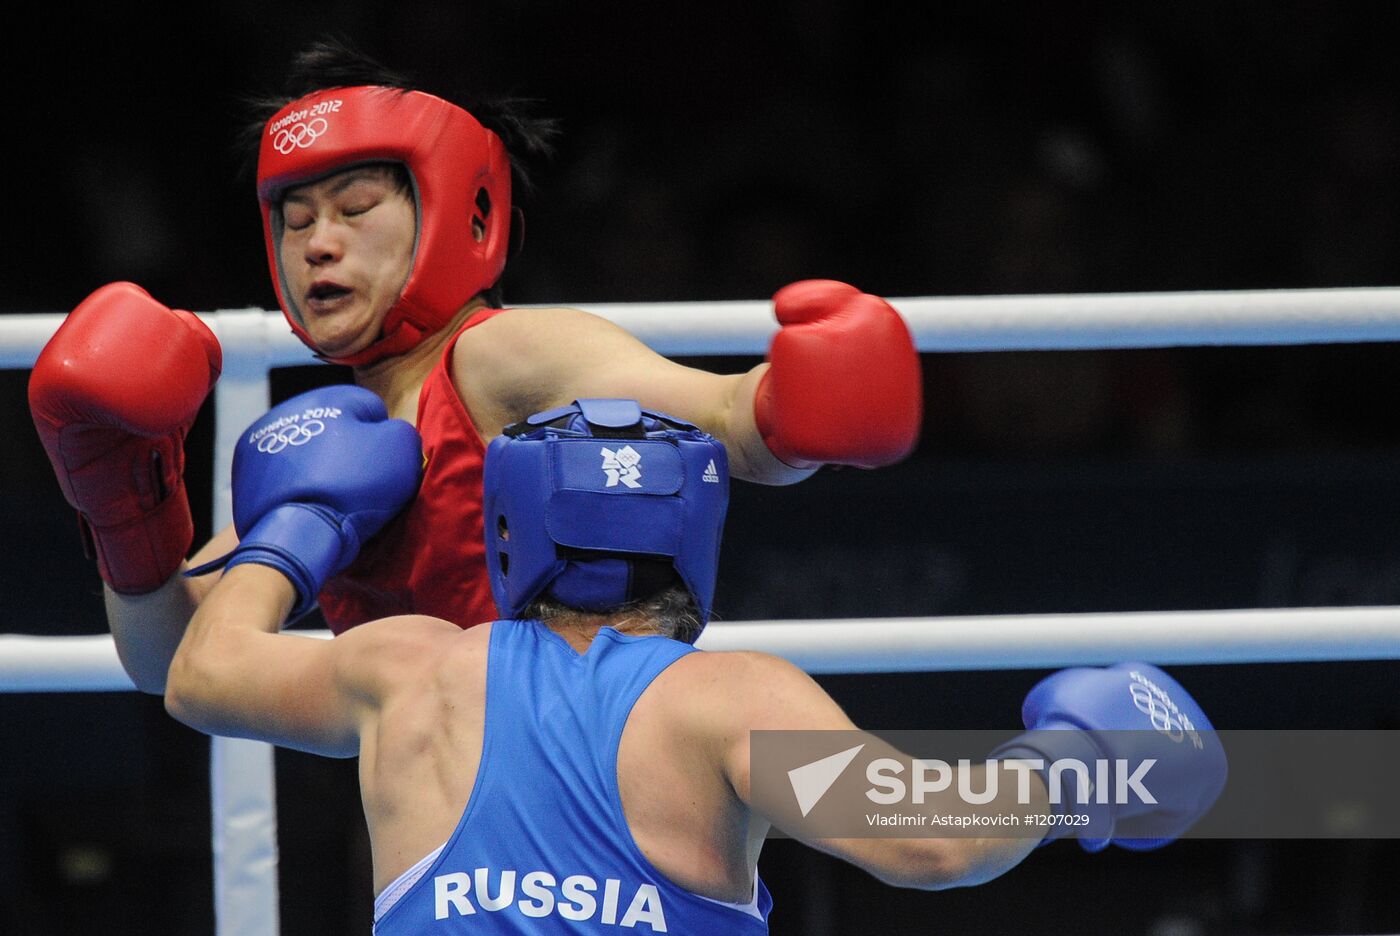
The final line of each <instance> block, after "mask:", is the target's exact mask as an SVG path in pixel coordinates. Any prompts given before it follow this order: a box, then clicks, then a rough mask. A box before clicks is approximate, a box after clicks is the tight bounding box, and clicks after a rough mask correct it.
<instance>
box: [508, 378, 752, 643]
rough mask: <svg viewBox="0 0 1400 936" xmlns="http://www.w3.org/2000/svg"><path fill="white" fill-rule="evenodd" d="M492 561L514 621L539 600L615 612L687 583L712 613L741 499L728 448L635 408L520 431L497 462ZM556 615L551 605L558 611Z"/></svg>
mask: <svg viewBox="0 0 1400 936" xmlns="http://www.w3.org/2000/svg"><path fill="white" fill-rule="evenodd" d="M483 489H484V498H483V502H484V508H485V510H484V515H485V527H486V565H487V569H488V570H489V572H490V576H491V591H492V594H493V596H494V597H495V599H496V605H497V607H498V608H500V611H501V614H502V615H503V616H505V617H512V618H516V617H533V616H538V615H530V614H527V613H526V612H527V609H530V608H531V607H532V604H533V603H534V602H536V600H537V599H540V598H543V599H544V600H545V602H550V601H552V602H554V603H557V605H560V606H563V607H564V608H569V609H574V610H581V611H592V612H600V613H601V612H610V611H615V610H616V609H618V608H620V607H622V606H624V605H626V604H628V603H629V602H634V601H637V600H640V599H644V598H648V597H651V596H653V595H656V594H658V593H661V592H663V591H664V590H665V589H666V588H667V587H669V586H672V585H680V586H683V587H684V589H685V591H686V592H688V593H689V595H690V597H691V599H692V600H693V601H694V604H695V614H694V617H695V618H696V620H695V622H694V626H692V627H688V628H685V629H683V630H682V632H681V633H674V634H669V635H668V636H673V637H677V638H678V639H682V640H685V641H686V642H687V643H693V642H694V640H695V638H696V637H697V636H699V629H700V627H702V626H703V625H704V623H705V622H706V621H708V620H709V617H710V605H711V603H712V601H713V599H714V590H715V575H716V572H717V566H718V562H719V544H720V536H721V534H722V532H723V530H724V514H725V509H726V507H727V506H728V501H729V462H728V459H727V457H726V455H725V451H724V446H723V445H721V444H720V443H719V442H718V441H717V440H716V439H715V438H714V437H712V436H710V435H707V434H706V433H704V432H702V431H700V430H699V429H697V428H696V427H695V426H692V425H690V424H689V423H685V422H682V421H680V420H678V419H675V418H673V417H670V416H666V415H664V414H661V413H655V412H651V411H646V410H643V409H642V408H641V406H640V405H638V403H637V402H636V401H635V400H579V401H577V402H575V403H573V404H572V405H570V406H565V407H560V408H558V409H554V410H549V411H548V412H544V413H538V414H536V415H534V416H532V417H530V418H529V419H527V420H526V421H524V422H521V423H517V424H515V425H513V426H509V427H507V428H506V430H505V434H503V435H500V436H497V437H496V439H494V440H493V441H492V443H491V446H490V448H489V449H488V450H487V454H486V471H485V477H484V481H483ZM546 607H547V605H546Z"/></svg>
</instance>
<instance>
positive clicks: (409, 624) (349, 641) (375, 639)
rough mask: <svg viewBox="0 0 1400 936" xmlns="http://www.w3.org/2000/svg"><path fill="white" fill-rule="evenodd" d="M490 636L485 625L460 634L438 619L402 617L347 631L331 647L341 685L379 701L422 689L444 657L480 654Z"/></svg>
mask: <svg viewBox="0 0 1400 936" xmlns="http://www.w3.org/2000/svg"><path fill="white" fill-rule="evenodd" d="M489 637H490V625H489V624H486V625H482V626H479V627H473V628H471V629H469V630H466V631H464V630H462V629H461V628H460V627H458V626H457V625H456V624H453V623H451V622H450V621H445V620H443V619H442V618H435V617H429V616H427V615H422V614H405V615H399V616H396V617H388V618H380V619H379V620H376V621H370V622H368V623H365V624H361V625H360V626H358V627H352V628H351V629H350V630H348V631H345V632H344V633H342V634H341V635H339V636H338V637H335V638H333V640H332V643H333V645H334V647H335V649H336V662H337V665H336V670H337V676H338V678H339V679H340V680H341V681H342V683H344V684H345V685H346V686H347V687H350V688H352V689H353V690H355V691H358V692H360V693H363V694H365V695H367V696H369V697H371V698H374V699H378V700H383V699H384V698H386V697H387V696H389V695H392V694H394V692H396V691H397V690H399V689H400V688H404V689H412V688H413V687H415V686H417V685H421V683H422V680H423V679H425V678H426V677H427V676H428V674H429V673H430V672H431V671H432V670H433V669H435V668H436V667H438V666H439V665H441V663H442V661H443V660H445V659H447V658H449V657H450V658H454V659H455V658H459V657H460V656H461V655H464V654H465V655H471V654H473V653H482V654H484V653H485V652H486V647H487V645H488V642H489Z"/></svg>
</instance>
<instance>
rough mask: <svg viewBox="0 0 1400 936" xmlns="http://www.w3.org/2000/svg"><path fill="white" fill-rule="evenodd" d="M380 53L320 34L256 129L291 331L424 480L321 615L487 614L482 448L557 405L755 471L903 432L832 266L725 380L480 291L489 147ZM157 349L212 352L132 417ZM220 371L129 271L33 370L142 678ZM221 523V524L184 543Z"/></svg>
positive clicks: (627, 339)
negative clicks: (380, 61) (378, 402)
mask: <svg viewBox="0 0 1400 936" xmlns="http://www.w3.org/2000/svg"><path fill="white" fill-rule="evenodd" d="M376 68H377V66H374V65H373V63H368V62H365V61H363V60H361V59H355V58H353V53H349V52H348V51H347V50H344V49H342V48H339V47H334V46H329V45H321V46H318V47H316V48H314V49H313V50H312V51H311V52H309V53H307V54H306V55H304V56H303V57H302V59H301V60H300V71H299V73H298V75H297V76H296V78H295V79H294V80H295V81H297V82H299V87H298V88H297V89H296V90H295V91H294V93H292V94H290V95H289V96H288V98H287V99H283V100H282V101H281V102H279V105H278V106H277V107H276V108H275V110H274V111H273V112H271V113H270V115H269V116H268V117H267V118H266V120H265V122H262V123H261V126H260V129H259V165H258V198H259V201H260V203H261V206H262V213H263V220H264V227H265V232H266V237H267V253H268V263H269V267H270V269H271V272H272V278H273V283H274V286H275V288H276V291H277V295H278V299H279V301H280V302H281V305H282V309H283V311H284V312H285V313H286V315H287V319H288V321H289V322H290V323H291V326H292V329H293V330H294V331H295V332H296V334H297V335H298V336H299V337H300V338H301V340H302V341H304V342H306V343H307V344H308V345H309V346H310V347H311V348H312V349H313V350H314V351H315V352H316V353H317V354H318V355H319V356H321V357H323V358H325V359H327V360H331V361H336V362H340V363H344V364H347V365H349V366H351V367H352V368H353V369H354V379H355V382H356V383H358V384H360V385H361V386H364V387H366V388H368V389H370V390H372V391H374V392H375V393H376V394H378V395H379V396H380V397H381V398H382V399H383V400H384V402H385V405H386V407H387V410H388V413H389V415H390V416H391V417H397V418H402V419H406V420H408V421H410V422H412V423H413V424H415V425H416V426H417V428H418V430H419V432H420V433H421V435H422V437H423V449H424V456H425V468H424V477H423V482H422V486H421V488H420V492H419V494H418V497H417V498H416V499H415V500H414V501H413V503H412V504H411V505H410V507H409V508H408V509H407V510H406V511H405V512H404V513H403V514H401V515H400V516H399V517H398V518H397V519H396V520H395V521H394V522H392V523H391V524H389V526H388V527H386V528H385V529H384V531H383V532H382V533H381V534H379V535H378V536H377V537H376V538H375V539H374V540H372V541H371V542H370V543H369V544H367V545H366V547H365V548H364V549H363V550H362V551H361V553H360V558H359V559H358V560H357V561H356V563H355V564H354V565H352V566H351V567H350V568H349V569H347V570H345V571H344V572H343V573H341V574H340V575H338V576H336V577H334V578H333V579H332V580H331V581H330V582H329V584H328V585H327V586H326V589H325V590H324V591H323V592H322V593H321V602H320V603H321V607H322V610H323V611H324V613H325V616H326V618H327V621H328V623H329V624H330V626H331V628H332V629H333V630H335V631H337V632H341V631H343V630H344V629H346V628H348V627H353V626H354V625H356V624H359V623H361V622H363V621H366V620H369V619H372V618H378V617H385V616H389V615H393V614H399V613H421V614H431V615H434V616H437V617H442V618H446V619H448V620H452V621H455V622H457V623H458V624H460V625H461V626H463V627H470V626H472V625H474V624H477V623H480V622H482V621H486V620H490V619H492V618H494V617H495V608H494V606H493V604H492V602H491V595H490V588H489V584H488V581H487V576H486V571H485V565H484V562H483V561H482V554H483V545H482V542H483V539H482V530H481V465H482V456H483V452H484V443H485V442H486V441H488V440H490V439H491V438H493V437H495V436H497V435H499V434H500V432H501V430H502V429H503V428H504V427H505V426H507V425H510V424H511V423H514V422H516V421H518V420H520V419H522V418H524V417H525V416H527V415H529V414H531V413H534V412H537V411H540V410H544V409H548V408H550V407H552V406H556V405H561V404H566V403H568V402H570V401H572V400H576V399H580V398H595V397H623V398H632V399H637V400H639V401H640V402H641V404H642V405H643V406H645V407H647V408H649V409H655V410H660V411H662V412H669V413H673V414H675V415H677V416H679V417H681V418H684V419H687V420H689V421H691V422H693V423H695V424H696V425H698V426H700V427H701V428H702V429H704V430H705V431H707V432H709V433H710V434H712V435H714V436H716V437H717V438H719V439H720V440H721V441H722V442H724V443H725V445H726V447H727V448H728V450H729V453H730V462H731V470H732V473H733V475H734V476H735V477H738V478H742V479H746V480H749V481H757V482H761V483H767V484H786V483H791V482H793V481H797V480H800V479H802V478H804V477H806V476H807V475H809V474H811V472H812V471H814V470H815V469H816V468H818V467H819V466H821V465H823V464H848V465H857V466H861V467H877V466H880V465H887V464H891V463H893V462H896V461H898V460H900V459H902V458H903V457H904V456H905V455H907V454H908V453H909V452H910V451H911V450H912V448H913V446H914V444H915V442H916V440H917V437H918V431H919V425H920V416H921V413H920V406H921V399H922V387H921V381H920V372H919V361H918V356H917V354H916V353H915V350H914V346H913V343H912V341H911V338H910V335H909V331H908V329H907V328H906V327H905V324H904V322H903V320H902V319H901V318H900V317H899V315H898V314H897V313H896V312H895V311H894V309H892V308H891V307H890V306H889V305H888V304H887V303H885V302H884V301H883V300H881V299H879V298H876V297H875V296H871V295H867V294H864V293H862V292H860V291H859V290H857V289H855V288H854V287H851V286H848V285H845V284H843V283H837V282H831V281H805V282H800V283H794V284H792V285H790V286H787V287H786V288H784V289H782V290H780V291H779V292H778V294H777V295H776V296H775V298H774V304H775V312H776V315H777V318H778V321H779V323H780V324H781V326H782V328H781V330H780V331H779V333H778V334H777V336H776V337H775V339H774V341H773V345H772V348H771V350H770V353H769V356H768V361H767V362H765V363H764V364H761V365H759V366H758V367H756V368H754V369H753V370H751V371H749V372H748V373H745V374H735V375H718V374H712V373H708V372H705V371H701V370H697V369H694V368H688V367H683V366H681V365H679V364H676V363H674V362H672V361H669V360H667V359H665V358H663V357H660V356H659V355H657V354H656V353H655V352H653V351H651V350H650V349H649V348H647V347H646V346H645V345H643V344H642V343H641V342H640V341H638V340H637V339H636V338H634V337H633V336H632V335H630V334H628V333H627V332H626V331H624V330H622V329H621V328H619V327H617V326H615V325H613V324H611V323H610V322H608V321H606V320H604V319H602V318H598V317H596V316H593V315H590V314H588V313H585V312H581V311H578V310H575V309H514V310H510V311H503V310H501V309H500V308H498V307H499V305H500V302H499V292H498V281H499V277H500V274H501V271H502V269H503V267H504V265H505V261H506V253H507V249H508V244H509V243H510V241H511V239H512V238H511V230H510V228H511V221H512V220H513V216H514V213H513V211H512V207H511V181H512V165H511V161H510V158H509V156H508V154H507V146H506V145H505V143H503V141H502V139H500V138H499V137H498V136H497V134H496V133H494V132H492V131H491V130H489V129H486V128H484V127H483V126H482V125H481V123H479V122H478V120H477V119H476V118H474V117H473V116H472V115H471V114H469V113H467V112H466V111H465V110H463V109H461V108H460V107H457V106H456V105H454V104H451V103H449V102H447V101H445V100H442V99H440V98H437V97H433V96H432V95H428V94H424V93H422V92H418V91H412V90H406V88H405V86H404V83H403V82H402V81H400V80H397V79H396V78H393V77H390V76H387V75H385V74H383V73H382V72H381V71H376V70H375V69H376ZM352 76H353V77H352ZM508 123H509V122H508ZM127 336H132V337H131V339H130V340H128V339H127ZM94 337H96V338H98V339H102V340H93V339H94ZM108 337H112V338H118V337H119V338H121V339H122V343H121V344H120V345H118V344H116V342H115V341H107V340H106V338H108ZM117 348H120V351H119V352H118V351H117V350H115V349H117ZM158 348H166V349H171V348H179V349H181V350H179V353H178V354H176V353H175V352H174V351H168V353H166V354H165V355H163V356H160V355H155V354H153V353H152V352H154V351H155V350H156V349H158ZM170 357H175V358H177V359H178V360H180V361H183V362H184V366H185V369H186V370H189V369H191V368H192V365H193V363H196V362H206V361H207V363H203V364H201V367H203V370H200V372H199V373H197V374H184V375H182V379H181V382H180V383H179V386H180V387H181V388H182V389H181V391H180V393H181V394H182V395H181V396H180V398H179V404H180V405H178V406H176V405H167V406H163V407H160V408H159V411H158V412H148V410H150V409H151V408H152V404H151V401H152V400H154V399H157V398H159V397H160V396H161V393H162V388H163V387H164V386H166V383H167V378H166V376H165V375H164V374H163V373H161V371H160V370H159V369H158V368H157V367H153V366H152V362H156V361H164V360H166V359H167V358H170ZM79 374H81V375H84V377H83V379H77V378H76V377H75V375H79ZM217 374H218V361H217V345H216V344H213V343H212V336H209V335H208V333H207V330H204V329H202V326H199V323H198V321H197V320H196V319H194V317H193V316H190V315H189V314H188V313H184V312H180V311H178V310H171V309H168V308H166V307H165V306H163V305H161V304H160V303H159V302H157V301H156V300H155V299H153V298H151V297H150V296H148V295H146V294H145V293H144V292H142V291H141V290H139V289H137V288H136V287H133V286H131V285H130V284H125V285H122V286H113V287H104V289H103V290H99V291H98V293H97V294H95V295H94V296H92V297H90V298H89V299H88V300H87V301H85V302H84V303H83V304H82V305H81V306H80V307H79V308H78V309H77V310H75V311H74V313H73V314H72V315H71V316H70V317H69V319H68V321H67V323H65V325H64V326H63V328H62V329H60V331H59V333H58V334H57V335H56V336H55V338H54V340H53V342H52V343H51V345H50V347H49V348H47V349H46V350H45V352H44V354H43V355H42V356H41V359H40V361H39V363H38V365H37V366H36V368H35V372H34V379H33V381H32V383H31V402H32V408H33V411H34V416H35V421H36V424H37V425H38V426H39V428H40V433H41V435H42V436H43V438H44V440H45V443H46V445H47V447H48V451H49V455H50V458H51V460H52V461H53V463H54V467H55V470H56V471H57V473H58V475H59V478H60V483H61V484H62V485H63V486H64V491H65V494H68V495H69V500H70V502H71V503H73V505H74V506H75V507H77V508H78V510H79V512H80V514H81V515H82V516H83V518H84V522H85V524H86V525H87V527H88V528H89V529H90V530H91V531H92V532H93V539H94V541H95V542H96V546H97V553H98V555H99V568H100V570H101V571H102V574H103V577H104V580H105V581H106V582H107V584H108V586H109V587H108V589H107V591H106V594H107V596H108V616H109V619H110V620H111V623H112V628H113V633H114V634H115V635H116V637H117V643H118V649H119V652H120V653H121V656H122V659H123V662H124V663H125V664H126V666H127V670H128V672H130V673H131V674H132V676H133V678H134V679H135V680H136V682H137V684H138V686H140V687H141V688H143V689H146V690H148V691H153V692H159V691H161V690H162V688H163V686H164V681H165V673H166V670H167V667H168V663H169V659H170V656H171V654H173V652H174V647H175V644H176V642H177V641H178V639H179V636H180V635H181V634H182V633H183V630H184V627H185V624H186V622H187V621H188V620H189V617H190V615H191V614H192V613H193V610H194V608H195V607H196V606H197V605H198V603H199V601H200V600H201V599H202V597H203V595H204V594H205V593H206V592H207V591H208V589H209V588H210V587H211V586H212V580H213V578H214V576H205V577H202V578H196V579H190V578H186V577H182V576H179V575H174V574H173V573H174V572H176V571H177V570H178V569H180V568H181V567H182V560H183V559H184V557H185V552H186V551H187V550H188V548H189V546H190V532H189V529H188V515H189V511H188V507H187V505H186V504H185V500H184V498H185V494H184V489H183V486H181V485H180V484H179V483H178V482H179V455H180V450H181V446H182V443H183V438H184V434H185V432H186V431H187V430H188V426H189V423H190V421H191V420H192V419H193V417H194V413H195V412H196V411H197V410H198V408H199V403H200V401H201V400H202V398H203V395H204V393H205V392H207V389H208V388H209V387H210V386H212V383H213V380H214V379H215V378H216V377H217ZM133 388H134V389H133ZM141 388H145V389H144V390H143V389H141ZM94 440H95V441H94ZM75 453H76V454H77V457H76V458H75ZM152 472H156V475H152ZM79 474H81V480H82V483H81V484H78V483H76V482H75V480H74V478H75V477H77V475H79ZM148 475H152V477H148ZM152 478H154V480H153V479H152ZM172 504H173V506H172ZM235 542H236V534H235V533H234V531H233V530H231V529H230V530H225V531H223V532H221V533H219V534H217V535H216V536H215V537H214V539H213V540H212V541H211V542H210V543H209V544H207V545H206V546H205V547H204V548H203V549H201V550H199V551H198V553H197V554H196V556H195V557H194V559H193V561H195V562H200V561H203V560H207V559H211V558H213V557H215V556H220V555H223V554H224V553H226V552H228V550H229V549H230V548H231V547H232V546H233V545H234V543H235Z"/></svg>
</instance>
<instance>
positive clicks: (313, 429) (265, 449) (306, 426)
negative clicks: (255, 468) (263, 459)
mask: <svg viewBox="0 0 1400 936" xmlns="http://www.w3.org/2000/svg"><path fill="white" fill-rule="evenodd" d="M325 431H326V424H325V423H323V422H321V420H319V419H308V420H307V421H306V422H302V423H293V424H292V425H290V426H283V427H282V428H280V429H278V430H277V431H276V432H269V433H268V434H267V435H265V436H263V437H262V438H260V439H258V451H259V452H262V453H263V454H264V455H276V454H277V453H278V452H280V451H282V450H283V449H284V448H286V447H287V446H289V445H305V444H306V443H308V442H310V441H311V440H312V439H314V438H316V437H317V436H318V435H320V434H321V433H323V432H325Z"/></svg>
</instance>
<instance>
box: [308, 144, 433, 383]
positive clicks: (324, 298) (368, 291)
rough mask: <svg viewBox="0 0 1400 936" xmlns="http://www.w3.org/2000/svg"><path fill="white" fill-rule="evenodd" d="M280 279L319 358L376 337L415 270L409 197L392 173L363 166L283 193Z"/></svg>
mask: <svg viewBox="0 0 1400 936" xmlns="http://www.w3.org/2000/svg"><path fill="white" fill-rule="evenodd" d="M281 211H282V221H283V232H282V244H281V261H282V271H283V275H284V276H285V278H286V287H287V289H288V290H289V293H290V295H289V298H290V299H291V300H292V301H293V302H294V303H295V304H296V306H297V309H298V310H300V312H301V316H302V324H303V327H305V328H306V331H307V333H308V334H310V335H311V340H312V341H313V342H315V344H316V347H317V348H318V349H319V350H320V351H321V353H322V354H327V355H331V356H343V355H347V354H353V353H355V352H356V351H359V350H361V349H363V348H365V347H366V346H368V345H369V344H370V343H371V342H373V341H374V340H375V339H376V338H378V337H379V333H380V329H381V328H382V326H383V324H384V317H385V315H386V314H387V313H388V311H389V308H390V307H391V306H392V305H393V304H394V301H395V300H396V299H397V298H398V297H399V293H400V292H402V291H403V286H404V283H405V282H407V280H408V272H409V267H410V265H411V264H412V262H413V238H414V233H415V228H416V225H417V220H416V211H415V206H414V203H413V197H412V195H410V194H409V193H408V192H406V191H403V190H401V189H400V187H399V186H398V184H397V183H396V182H395V180H394V176H393V174H392V172H391V171H390V170H389V169H387V168H384V167H380V166H361V167H358V168H355V169H349V170H347V171H345V172H341V173H337V174H336V175H333V176H329V177H327V178H325V179H321V180H320V181H317V182H312V183H309V184H307V185H303V186H299V187H297V188H292V189H288V190H287V194H286V196H285V197H284V199H283V201H282V207H281Z"/></svg>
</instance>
